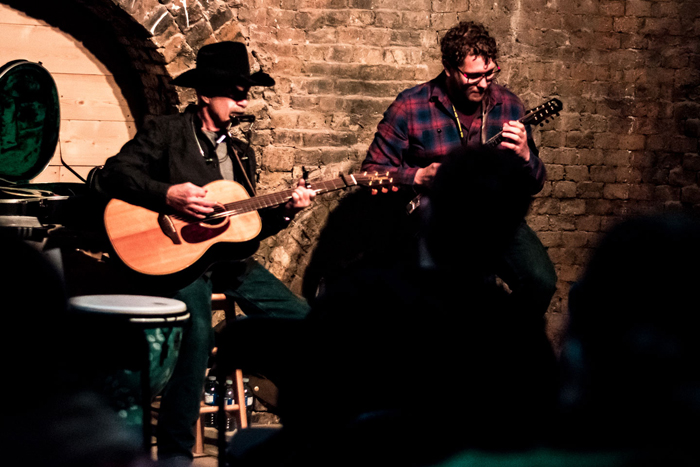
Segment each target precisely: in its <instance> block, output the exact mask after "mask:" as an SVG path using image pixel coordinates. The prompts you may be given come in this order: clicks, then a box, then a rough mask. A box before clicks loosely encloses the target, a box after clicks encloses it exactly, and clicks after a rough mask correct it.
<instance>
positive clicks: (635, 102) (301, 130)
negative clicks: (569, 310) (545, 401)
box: [77, 0, 700, 344]
mask: <svg viewBox="0 0 700 467" xmlns="http://www.w3.org/2000/svg"><path fill="white" fill-rule="evenodd" d="M77 1H79V2H81V3H84V4H85V5H86V6H87V7H88V8H90V9H91V10H93V11H95V12H98V14H101V15H103V16H104V15H110V18H111V23H112V26H113V28H114V29H115V33H116V34H117V35H118V36H120V38H121V42H122V43H123V44H124V46H125V49H127V51H129V53H130V55H131V57H132V59H133V61H134V63H135V66H136V67H137V68H138V70H139V71H140V72H141V76H142V82H143V86H144V89H145V95H146V96H145V98H146V100H147V103H148V107H149V109H150V111H151V112H152V113H164V112H169V111H173V110H175V109H176V108H181V107H182V104H183V102H185V101H186V100H187V99H191V98H192V95H191V93H188V92H182V91H181V90H174V89H173V88H172V87H170V86H169V85H168V84H167V83H168V80H169V79H170V78H171V77H172V76H175V75H177V74H179V73H181V72H182V71H184V70H185V69H187V68H189V67H191V66H193V59H194V57H195V54H196V51H197V50H198V49H199V48H200V47H201V46H202V45H203V44H205V43H209V42H213V41H219V40H241V41H245V42H246V43H247V44H248V45H249V47H250V49H251V50H252V51H253V55H252V57H251V58H252V62H253V63H254V66H255V67H263V68H264V69H265V71H267V72H269V73H271V74H272V75H273V76H274V77H275V78H276V79H277V82H278V84H277V85H276V86H275V87H274V88H271V89H265V90H256V91H255V93H254V97H255V99H254V100H253V102H252V104H251V107H252V109H253V110H254V111H255V113H256V114H257V115H258V117H259V122H258V123H259V124H258V131H257V132H256V134H255V136H254V139H253V145H254V147H255V150H256V152H257V154H258V157H259V161H260V166H261V169H262V172H261V174H260V186H261V190H262V191H268V190H278V189H282V188H286V186H287V185H288V184H289V183H291V181H292V180H293V179H294V178H296V177H298V176H299V174H300V172H301V167H302V166H305V167H307V168H309V169H311V170H312V171H314V172H315V173H313V174H312V175H314V176H330V175H332V174H335V173H337V172H339V171H343V172H346V171H349V170H351V169H353V168H356V167H357V166H358V165H359V163H360V161H361V160H362V158H363V157H364V152H365V150H366V148H367V146H368V145H369V143H370V141H371V138H372V135H373V132H374V129H375V126H376V124H377V122H378V121H379V119H380V118H381V114H382V112H383V111H384V110H385V109H386V107H387V106H388V105H389V104H390V103H391V101H392V100H393V98H394V97H395V96H396V94H397V93H398V92H399V91H401V90H403V89H405V88H407V87H409V86H411V85H413V84H415V83H418V82H421V81H424V80H427V79H430V78H432V77H433V76H435V75H437V74H438V73H439V71H440V60H439V54H438V40H439V37H440V35H441V33H443V32H444V31H445V30H446V29H447V28H449V27H451V26H452V25H453V24H455V23H456V22H457V21H458V20H462V19H473V20H478V21H482V22H484V23H485V24H487V25H488V26H489V27H490V28H491V30H492V32H493V34H494V35H495V36H496V37H497V39H498V40H499V46H500V49H501V55H502V58H501V61H500V64H501V66H502V68H503V69H504V75H505V76H504V77H503V78H501V79H500V81H501V82H502V83H505V84H507V85H508V86H509V87H510V88H511V89H512V90H514V91H515V92H516V93H518V94H519V95H520V96H521V97H522V98H523V100H524V101H525V103H526V105H527V106H534V105H537V104H538V103H540V102H541V101H543V100H545V99H547V98H549V97H551V96H556V97H559V98H560V99H561V100H562V101H563V102H564V111H563V112H562V114H561V118H560V119H557V120H555V121H554V122H553V123H551V124H549V125H548V126H545V127H543V128H541V129H540V130H537V131H536V139H537V141H538V142H539V145H540V148H541V157H542V158H543V160H544V161H545V162H546V164H547V168H548V172H549V181H548V182H547V184H546V187H545V189H544V191H543V192H542V194H541V195H540V196H539V197H538V198H537V200H536V202H535V204H534V206H533V208H532V212H531V214H530V218H529V220H530V224H531V225H532V227H533V228H534V229H535V230H536V231H538V232H539V235H540V236H541V238H542V240H543V242H544V243H545V245H546V246H547V247H548V248H549V252H550V255H551V257H552V259H553V260H554V262H555V264H556V267H557V271H558V273H559V278H560V281H559V287H558V288H559V290H558V292H557V295H556V297H555V299H554V301H553V303H552V306H551V309H550V313H548V317H549V328H550V334H551V337H552V339H553V341H554V342H555V344H556V343H557V340H558V336H559V333H560V330H561V326H562V324H563V320H564V317H565V313H564V311H565V306H566V294H567V292H568V287H569V285H570V284H571V282H572V281H575V280H576V278H577V277H578V275H579V273H580V272H581V269H582V268H583V267H584V265H585V262H586V258H587V257H588V255H589V253H590V249H591V248H592V247H593V246H594V245H595V242H596V240H597V239H598V237H599V236H600V234H601V232H604V231H605V230H606V228H608V227H609V226H610V225H611V224H612V223H613V222H615V220H616V219H618V218H619V217H620V216H623V215H628V214H632V213H636V212H647V211H651V210H659V209H676V208H687V209H691V210H697V206H698V205H699V204H700V188H699V187H698V169H699V168H700V156H699V155H698V134H699V132H700V105H699V104H698V84H700V76H699V75H700V71H699V67H698V65H699V64H700V60H699V50H698V45H699V42H700V41H699V40H698V35H699V34H700V18H699V15H700V8H698V3H697V0H693V1H691V0H687V1H683V0H678V1H644V0H627V1H625V0H597V1H595V0H573V1H568V2H563V1H551V0H502V1H499V2H495V1H486V0H432V1H431V0H402V1H400V0H276V1H274V2H273V1H270V0H251V1H247V2H243V1H242V0H228V1H221V0H161V1H157V0H143V1H134V0H102V1H99V2H98V1H92V2H87V1H86V0H77ZM336 203H337V197H333V196H330V197H328V198H324V199H323V200H320V201H319V202H318V203H317V204H316V206H315V207H314V208H313V209H312V210H309V211H307V212H304V213H303V214H302V215H300V216H299V218H298V219H297V221H296V222H295V223H294V225H293V226H292V228H291V229H290V230H288V231H286V232H285V233H284V234H283V235H280V236H279V237H278V238H275V239H272V240H270V241H269V242H267V244H266V245H265V248H263V249H262V250H261V253H260V257H261V259H262V260H263V261H264V262H265V263H266V264H267V265H268V266H269V267H270V269H271V270H272V271H273V272H274V273H275V274H277V275H278V276H279V277H281V278H283V279H284V280H285V281H286V282H287V283H289V284H290V285H291V286H292V288H293V289H294V290H297V291H298V290H300V285H301V277H302V275H303V272H304V268H305V265H306V264H307V262H308V259H309V256H310V252H311V251H312V248H313V246H314V241H315V239H316V238H317V236H318V232H319V229H320V227H321V226H322V225H323V222H324V220H325V219H326V217H327V215H328V212H329V211H330V210H331V209H332V208H333V206H335V204H336Z"/></svg>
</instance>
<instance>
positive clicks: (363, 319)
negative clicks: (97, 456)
mask: <svg viewBox="0 0 700 467" xmlns="http://www.w3.org/2000/svg"><path fill="white" fill-rule="evenodd" d="M502 162H503V161H502V160H499V157H498V155H497V154H493V153H491V152H489V151H487V150H484V151H479V152H474V153H470V155H469V157H466V156H465V155H464V154H463V153H462V152H459V153H455V154H454V155H453V156H451V157H449V158H448V159H447V160H446V161H445V163H444V164H443V166H442V167H441V170H440V171H439V173H438V175H437V177H436V189H435V190H434V193H432V194H431V195H430V198H429V201H428V202H429V204H428V206H429V209H427V211H426V212H425V213H424V215H425V216H426V217H425V220H424V223H425V228H424V229H423V230H422V240H423V241H422V242H421V243H422V247H421V251H420V252H419V253H418V254H417V255H416V256H417V257H418V258H420V260H419V261H418V262H417V263H416V264H413V265H412V266H411V267H405V265H401V266H400V267H398V266H397V265H396V264H395V263H391V264H390V265H387V266H385V267H382V266H381V265H378V264H376V263H373V264H371V265H370V266H368V267H365V268H358V269H353V270H352V271H349V272H348V273H347V274H346V275H345V277H342V278H337V279H336V280H334V282H333V287H330V288H328V289H327V290H326V292H325V293H324V294H323V295H322V296H320V297H318V299H317V300H316V301H315V302H314V306H313V308H312V311H311V313H310V315H309V316H308V317H307V318H306V319H305V320H303V321H298V322H297V323H296V325H297V327H298V329H296V330H295V331H294V332H289V327H288V325H287V324H284V325H282V324H280V325H279V332H277V333H273V334H272V335H271V336H272V337H271V338H270V341H271V342H274V343H275V344H276V345H273V346H269V347H270V348H269V349H268V350H267V351H266V352H265V354H263V353H261V352H256V355H255V356H249V354H248V355H247V354H246V352H245V349H246V347H247V345H248V344H247V342H246V335H248V336H249V335H255V332H256V331H255V330H256V328H257V326H260V328H257V329H266V330H267V331H270V330H271V329H273V328H274V326H273V325H271V324H270V323H269V322H265V323H260V322H259V321H256V320H255V319H245V320H242V321H240V322H236V323H234V324H233V326H231V327H230V328H229V329H228V330H227V331H225V334H224V336H223V337H222V344H221V345H220V348H219V354H218V355H217V359H219V361H220V362H221V363H222V364H223V365H224V367H226V366H228V367H229V368H233V367H242V368H243V369H244V371H246V370H256V371H260V369H261V367H264V370H263V371H261V372H262V373H263V374H266V375H268V376H270V379H272V380H273V381H275V382H276V384H277V385H278V387H279V389H280V396H279V409H280V416H281V420H282V423H283V425H284V426H283V428H282V430H280V432H279V433H277V435H275V436H273V437H272V438H271V439H269V440H268V441H267V442H265V443H262V444H261V445H259V446H258V447H255V448H252V449H249V450H248V451H247V452H245V453H243V454H240V453H236V455H237V456H238V457H236V458H235V461H236V462H238V463H239V464H240V465H248V464H247V463H248V462H250V465H253V464H254V465H257V466H259V465H280V464H283V465H329V464H330V465H348V466H349V465H358V463H361V465H387V463H388V464H392V463H393V464H402V465H429V464H430V463H431V462H434V461H436V460H437V459H440V458H443V457H445V456H447V455H449V453H454V452H456V451H457V450H458V449H460V448H464V447H465V446H467V445H483V444H488V443H493V442H499V443H502V444H504V445H507V446H509V447H512V446H516V445H521V444H523V443H527V442H528V441H529V440H531V439H533V438H534V439H536V438H538V437H539V436H540V432H541V429H542V428H543V426H544V424H545V423H546V420H547V416H548V414H550V413H551V410H552V408H553V403H554V401H555V396H556V393H555V391H556V386H555V383H556V367H555V360H554V356H553V354H552V349H551V347H550V346H549V343H548V341H547V339H546V336H545V334H544V328H543V323H542V319H541V318H540V317H533V316H532V315H524V314H522V313H518V310H517V308H516V307H515V306H514V304H515V302H513V301H512V300H511V297H510V295H509V294H508V292H507V291H506V290H504V289H503V288H502V287H500V286H499V285H498V283H497V281H495V280H494V271H495V270H496V268H497V265H496V263H497V259H498V257H499V256H500V253H501V252H502V249H503V248H506V247H507V245H508V241H509V240H510V237H509V235H512V234H513V233H514V232H515V230H516V229H517V227H518V226H519V225H520V223H521V222H522V219H523V217H524V215H525V214H526V212H527V209H528V207H529V205H530V201H531V198H530V195H529V194H528V192H527V191H524V190H523V187H522V186H520V185H518V183H517V181H516V180H517V178H518V177H517V173H515V171H516V170H517V167H514V166H512V165H509V164H503V163H502ZM487 167H488V169H489V170H488V171H487V170H485V169H486V168H487ZM485 172H488V173H490V174H493V177H484V176H483V174H484V173H485ZM477 174H478V175H477ZM458 181H459V183H458ZM455 213H458V214H457V215H456V214H455ZM465 218H466V219H467V220H468V221H470V222H472V223H473V228H471V229H468V231H467V232H465V231H464V230H463V229H461V225H462V223H463V222H464V219H465ZM283 349H284V350H283ZM253 359H254V360H253ZM504 420H507V421H508V423H505V424H504V423H503V421H504ZM234 439H235V438H234ZM273 446H274V448H273ZM231 447H232V448H234V447H235V441H234V442H233V443H232V445H231ZM231 451H232V452H234V451H235V449H231ZM341 452H342V455H341V456H339V455H338V453H341ZM231 455H234V454H231Z"/></svg>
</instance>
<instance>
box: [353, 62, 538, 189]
mask: <svg viewBox="0 0 700 467" xmlns="http://www.w3.org/2000/svg"><path fill="white" fill-rule="evenodd" d="M524 113H525V108H524V106H523V103H522V102H521V101H520V99H519V98H518V97H517V96H516V95H515V94H513V93H512V92H510V91H509V90H507V89H505V88H504V87H502V86H499V85H497V84H491V85H490V86H489V89H488V91H487V95H486V96H485V99H484V105H482V112H481V114H477V115H476V116H475V118H474V120H473V121H472V124H471V126H470V128H468V129H466V128H463V132H465V133H466V134H465V136H466V147H467V151H468V149H469V148H477V147H479V145H481V144H484V143H485V142H486V141H487V140H488V139H489V138H491V137H492V136H494V135H496V134H497V133H499V132H500V131H501V130H502V129H503V124H504V123H506V122H508V121H510V120H518V119H519V118H521V117H522V116H523V115H524ZM526 130H527V135H528V146H529V148H530V161H529V162H527V163H525V162H523V173H524V175H525V176H527V177H531V181H532V192H533V194H534V193H537V192H539V191H540V190H541V189H542V186H543V184H544V179H545V175H546V171H545V167H544V164H543V163H542V161H541V160H540V158H539V156H538V154H539V152H538V150H537V147H536V146H535V143H534V141H533V140H532V134H531V131H530V127H529V126H528V125H526ZM461 147H463V143H462V140H461V138H460V135H459V128H458V126H457V119H456V117H455V115H454V113H453V111H452V103H451V102H450V100H449V97H448V96H447V91H446V87H445V73H444V72H443V73H442V74H440V75H439V76H438V77H437V78H435V79H433V80H432V81H429V82H427V83H423V84H420V85H418V86H415V87H413V88H410V89H407V90H405V91H403V92H401V93H400V94H399V95H398V97H397V98H396V100H395V101H394V102H393V103H392V104H391V105H390V106H389V108H388V109H387V111H386V112H385V113H384V118H383V119H382V120H381V121H380V122H379V125H378V126H377V132H376V133H375V136H374V140H373V141H372V144H371V145H370V147H369V150H368V151H367V156H366V158H365V160H364V161H363V163H362V170H363V171H367V172H387V171H389V172H390V174H391V176H392V177H393V178H394V181H395V182H397V183H399V184H404V185H412V184H413V180H414V178H415V175H416V172H417V171H418V169H419V168H423V167H427V166H428V165H430V164H431V163H433V162H440V161H441V160H442V159H443V158H444V156H446V155H448V154H450V153H451V152H453V151H455V150H457V149H459V148H461Z"/></svg>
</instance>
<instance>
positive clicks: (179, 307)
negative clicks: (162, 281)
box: [69, 295, 190, 449]
mask: <svg viewBox="0 0 700 467" xmlns="http://www.w3.org/2000/svg"><path fill="white" fill-rule="evenodd" d="M69 306H70V309H71V311H73V312H75V313H79V314H80V315H79V316H80V318H81V320H80V321H83V322H85V323H90V325H89V326H86V328H89V329H90V332H93V331H94V332H98V333H105V334H107V333H111V334H112V335H114V334H118V333H123V334H124V336H125V337H124V339H123V340H121V341H120V345H123V346H124V347H127V346H134V345H138V346H141V349H138V352H140V357H139V361H140V365H138V367H139V370H140V371H139V373H140V376H137V375H136V374H135V373H133V372H132V371H130V370H129V369H128V368H126V367H125V368H124V369H120V370H118V371H109V372H108V373H107V375H106V376H105V380H104V381H103V382H102V388H103V389H102V391H101V392H104V393H105V394H104V395H105V397H107V399H108V400H109V401H110V403H111V404H112V405H113V406H114V407H115V409H116V410H117V411H118V414H119V415H120V416H121V417H122V418H124V419H125V420H126V423H127V424H128V425H132V426H137V425H138V424H141V428H142V432H143V443H144V448H145V449H149V448H150V444H151V433H150V431H151V430H150V428H151V427H150V425H151V409H150V407H151V400H152V398H153V397H155V396H156V395H158V393H160V392H161V391H162V390H163V388H164V387H165V385H166V384H167V383H168V381H169V380H170V377H171V375H172V372H173V369H174V368H175V363H176V362H177V356H178V353H179V350H180V343H181V341H182V332H183V329H182V326H183V324H184V323H185V322H186V321H187V320H189V317H190V315H189V313H188V312H187V307H186V306H185V304H184V303H183V302H181V301H179V300H174V299H170V298H162V297H151V296H146V295H82V296H77V297H72V298H71V299H69ZM133 333H137V334H138V335H139V336H140V338H141V339H140V340H141V342H139V343H136V342H128V338H127V337H126V335H128V334H133ZM100 350H101V349H88V351H97V352H99V351H100ZM128 350H131V351H133V350H134V349H133V347H131V348H129V349H128ZM125 353H128V352H125ZM139 388H140V391H139ZM138 399H140V404H136V403H134V401H136V400H138ZM139 409H140V412H141V413H140V414H139V413H138V410H139ZM138 415H140V417H139V416H138Z"/></svg>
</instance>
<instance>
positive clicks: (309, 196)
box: [284, 178, 316, 218]
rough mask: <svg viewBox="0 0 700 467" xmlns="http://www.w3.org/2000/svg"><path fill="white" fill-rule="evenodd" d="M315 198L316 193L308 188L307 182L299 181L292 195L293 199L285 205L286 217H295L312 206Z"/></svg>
mask: <svg viewBox="0 0 700 467" xmlns="http://www.w3.org/2000/svg"><path fill="white" fill-rule="evenodd" d="M315 197H316V192H315V191H314V190H312V189H311V188H307V187H306V180H304V179H303V178H301V179H299V183H297V187H296V188H295V189H294V192H293V193H292V199H290V200H289V201H287V204H285V205H284V212H285V216H287V217H290V218H291V217H294V216H295V215H296V213H298V212H299V211H301V210H302V209H304V208H307V207H309V206H311V203H312V201H313V200H314V198H315Z"/></svg>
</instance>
